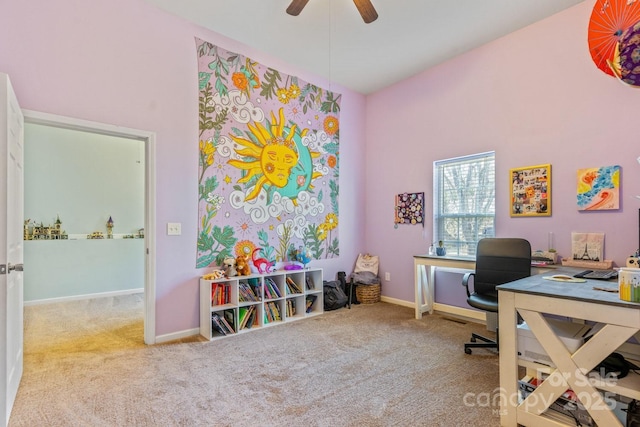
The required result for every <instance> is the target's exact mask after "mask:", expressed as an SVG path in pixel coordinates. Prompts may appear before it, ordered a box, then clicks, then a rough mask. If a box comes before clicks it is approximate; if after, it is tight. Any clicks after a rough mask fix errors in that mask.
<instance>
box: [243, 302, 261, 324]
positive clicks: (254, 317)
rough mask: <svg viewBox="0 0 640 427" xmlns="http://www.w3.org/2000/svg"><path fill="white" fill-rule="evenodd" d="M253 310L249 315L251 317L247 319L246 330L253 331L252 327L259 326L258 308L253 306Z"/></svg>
mask: <svg viewBox="0 0 640 427" xmlns="http://www.w3.org/2000/svg"><path fill="white" fill-rule="evenodd" d="M251 307H252V310H251V312H250V313H249V316H248V318H247V323H246V325H245V327H246V329H251V327H252V326H256V325H257V324H258V322H257V319H258V309H257V308H256V306H251Z"/></svg>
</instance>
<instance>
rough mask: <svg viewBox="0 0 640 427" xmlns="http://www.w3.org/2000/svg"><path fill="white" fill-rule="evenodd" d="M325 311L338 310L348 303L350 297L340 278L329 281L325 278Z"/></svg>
mask: <svg viewBox="0 0 640 427" xmlns="http://www.w3.org/2000/svg"><path fill="white" fill-rule="evenodd" d="M322 283H323V289H324V311H330V310H337V309H339V308H342V307H344V306H345V305H347V302H348V301H349V298H348V297H347V294H345V293H344V290H343V289H342V286H340V281H339V280H333V281H331V282H328V281H326V280H324V281H323V282H322Z"/></svg>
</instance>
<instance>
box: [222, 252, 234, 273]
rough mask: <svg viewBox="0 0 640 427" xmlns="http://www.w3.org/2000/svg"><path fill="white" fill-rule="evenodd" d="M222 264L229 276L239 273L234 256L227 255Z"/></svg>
mask: <svg viewBox="0 0 640 427" xmlns="http://www.w3.org/2000/svg"><path fill="white" fill-rule="evenodd" d="M222 264H223V265H224V274H225V276H227V277H233V276H237V275H238V270H237V269H236V260H235V259H234V258H233V257H230V256H229V257H226V258H225V259H224V260H222Z"/></svg>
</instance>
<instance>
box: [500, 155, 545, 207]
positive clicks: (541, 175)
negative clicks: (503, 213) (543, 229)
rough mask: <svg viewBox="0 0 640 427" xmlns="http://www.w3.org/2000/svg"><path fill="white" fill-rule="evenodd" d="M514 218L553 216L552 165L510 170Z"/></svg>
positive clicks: (510, 205)
mask: <svg viewBox="0 0 640 427" xmlns="http://www.w3.org/2000/svg"><path fill="white" fill-rule="evenodd" d="M509 182H510V186H509V188H510V194H511V203H510V204H509V210H510V214H511V216H512V217H537V216H551V165H550V164H543V165H536V166H526V167H520V168H513V169H510V170H509Z"/></svg>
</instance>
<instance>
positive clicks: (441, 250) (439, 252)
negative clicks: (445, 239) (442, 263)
mask: <svg viewBox="0 0 640 427" xmlns="http://www.w3.org/2000/svg"><path fill="white" fill-rule="evenodd" d="M446 253H447V250H446V249H445V247H444V243H442V240H440V241H438V247H437V248H436V255H438V256H444V255H445V254H446Z"/></svg>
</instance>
